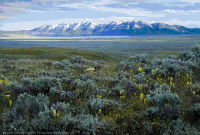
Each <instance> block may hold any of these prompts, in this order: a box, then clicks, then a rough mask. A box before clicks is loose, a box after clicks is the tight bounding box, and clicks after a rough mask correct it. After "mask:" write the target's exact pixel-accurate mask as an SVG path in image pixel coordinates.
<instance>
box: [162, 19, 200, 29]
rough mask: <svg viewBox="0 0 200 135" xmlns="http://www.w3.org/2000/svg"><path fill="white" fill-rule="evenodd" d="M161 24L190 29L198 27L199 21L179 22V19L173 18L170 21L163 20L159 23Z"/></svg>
mask: <svg viewBox="0 0 200 135" xmlns="http://www.w3.org/2000/svg"><path fill="white" fill-rule="evenodd" d="M161 22H164V23H168V24H172V25H177V24H180V25H183V26H186V27H190V28H195V27H200V20H199V21H196V20H195V21H194V20H180V19H175V18H174V19H170V20H164V21H161Z"/></svg>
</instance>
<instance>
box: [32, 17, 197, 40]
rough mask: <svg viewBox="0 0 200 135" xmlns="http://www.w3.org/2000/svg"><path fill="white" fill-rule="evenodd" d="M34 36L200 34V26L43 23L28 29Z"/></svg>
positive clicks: (129, 22)
mask: <svg viewBox="0 0 200 135" xmlns="http://www.w3.org/2000/svg"><path fill="white" fill-rule="evenodd" d="M28 34H29V35H34V36H132V35H173V34H175V35H176V34H200V28H187V27H184V26H181V25H169V24H166V23H147V22H143V21H135V20H134V21H122V22H114V21H112V22H110V23H107V24H96V23H92V22H80V23H71V24H65V23H62V24H56V25H43V26H41V27H38V28H35V29H32V30H30V31H28Z"/></svg>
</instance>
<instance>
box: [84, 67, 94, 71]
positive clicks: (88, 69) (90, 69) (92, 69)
mask: <svg viewBox="0 0 200 135" xmlns="http://www.w3.org/2000/svg"><path fill="white" fill-rule="evenodd" d="M94 70H95V69H94V68H92V67H91V68H87V69H86V70H85V71H94Z"/></svg>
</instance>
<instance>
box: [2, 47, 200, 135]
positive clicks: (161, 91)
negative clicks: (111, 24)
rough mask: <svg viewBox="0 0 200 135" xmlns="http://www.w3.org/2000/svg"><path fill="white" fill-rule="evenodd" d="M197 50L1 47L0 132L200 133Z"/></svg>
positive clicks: (84, 134) (199, 52)
mask: <svg viewBox="0 0 200 135" xmlns="http://www.w3.org/2000/svg"><path fill="white" fill-rule="evenodd" d="M199 71H200V48H198V47H196V48H193V49H192V50H191V51H187V52H184V53H181V54H179V55H175V56H165V57H160V56H159V57H152V56H148V55H134V56H130V57H126V56H124V55H119V54H111V53H103V52H101V53H100V52H93V51H81V50H75V49H62V48H1V49H0V108H1V109H0V134H2V132H10V133H17V132H18V133H19V132H25V133H28V132H29V133H35V134H36V133H39V132H51V133H52V132H53V134H56V133H57V134H66V135H78V134H81V135H90V134H98V135H102V134H108V135H109V134H110V135H113V134H115V135H123V134H129V135H132V134H134V135H199V134H200V126H199V125H200V72H199Z"/></svg>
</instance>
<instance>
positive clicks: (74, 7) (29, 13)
mask: <svg viewBox="0 0 200 135" xmlns="http://www.w3.org/2000/svg"><path fill="white" fill-rule="evenodd" d="M126 20H142V21H146V22H149V23H153V22H164V23H168V24H178V25H183V26H186V27H199V28H200V0H0V30H29V29H33V28H35V27H39V26H41V25H45V24H60V23H73V22H80V21H91V22H95V23H108V22H111V21H126Z"/></svg>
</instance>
